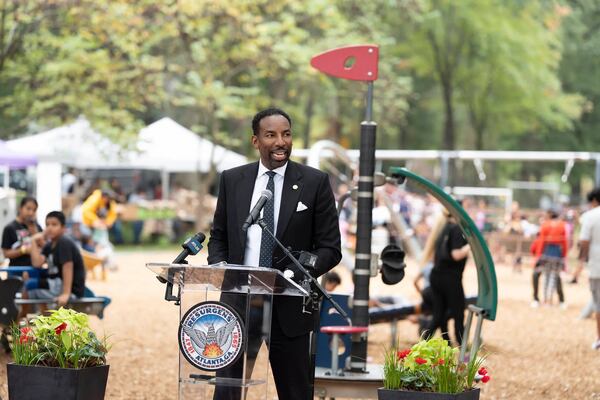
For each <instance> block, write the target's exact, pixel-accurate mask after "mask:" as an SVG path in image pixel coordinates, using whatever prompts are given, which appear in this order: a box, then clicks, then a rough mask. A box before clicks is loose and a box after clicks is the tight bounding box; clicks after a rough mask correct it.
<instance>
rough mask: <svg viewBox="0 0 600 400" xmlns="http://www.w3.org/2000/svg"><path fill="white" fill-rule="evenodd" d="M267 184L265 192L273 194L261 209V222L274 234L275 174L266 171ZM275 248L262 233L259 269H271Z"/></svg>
mask: <svg viewBox="0 0 600 400" xmlns="http://www.w3.org/2000/svg"><path fill="white" fill-rule="evenodd" d="M267 175H269V182H268V183H267V190H268V191H270V192H271V193H273V196H272V197H271V200H269V201H267V203H266V204H265V208H264V209H263V221H265V224H266V225H267V229H269V231H271V232H272V233H273V234H275V207H274V206H275V181H274V180H273V177H274V176H275V172H273V171H268V172H267ZM274 247H275V241H274V240H273V238H272V237H271V235H269V234H268V233H266V232H264V230H263V232H262V236H261V239H260V258H259V260H258V265H260V266H261V267H266V268H271V266H272V264H273V248H274Z"/></svg>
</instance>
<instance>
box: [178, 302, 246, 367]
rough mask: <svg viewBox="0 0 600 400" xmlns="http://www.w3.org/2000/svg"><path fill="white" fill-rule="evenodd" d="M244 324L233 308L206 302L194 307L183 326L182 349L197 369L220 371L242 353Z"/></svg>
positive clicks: (181, 326) (218, 303) (180, 331)
mask: <svg viewBox="0 0 600 400" xmlns="http://www.w3.org/2000/svg"><path fill="white" fill-rule="evenodd" d="M243 342H244V329H243V322H242V319H241V318H240V316H239V315H238V313H237V312H236V311H235V310H234V309H232V308H231V307H230V306H229V305H227V304H225V303H221V302H218V301H205V302H202V303H198V304H196V305H195V306H193V307H191V308H190V309H189V310H188V311H187V312H186V313H185V315H184V316H183V318H182V319H181V323H180V324H179V349H180V350H181V353H182V354H183V356H184V357H185V358H186V360H188V361H189V362H190V363H191V364H192V365H194V366H195V367H196V368H199V369H201V370H203V371H219V370H221V369H224V368H226V367H228V366H229V365H231V364H233V363H234V362H235V361H236V360H237V359H238V357H239V356H240V355H241V354H242V353H241V349H242V344H243Z"/></svg>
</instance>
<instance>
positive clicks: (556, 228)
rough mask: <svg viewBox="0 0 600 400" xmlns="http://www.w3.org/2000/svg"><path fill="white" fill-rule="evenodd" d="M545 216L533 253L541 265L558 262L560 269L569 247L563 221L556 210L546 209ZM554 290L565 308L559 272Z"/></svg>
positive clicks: (561, 305)
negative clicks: (534, 252)
mask: <svg viewBox="0 0 600 400" xmlns="http://www.w3.org/2000/svg"><path fill="white" fill-rule="evenodd" d="M546 217H547V218H546V219H545V220H544V222H543V223H542V225H541V226H540V234H539V238H538V239H539V243H538V245H537V247H536V249H535V250H536V254H535V255H536V256H537V257H538V258H539V260H540V264H541V266H542V267H543V266H544V265H548V264H549V263H554V262H559V263H561V264H562V267H561V269H564V265H565V264H564V260H565V258H566V256H567V251H568V249H569V242H568V239H567V228H566V226H565V222H564V221H562V220H561V219H560V218H558V212H557V211H555V210H552V209H550V210H548V211H547V213H546ZM556 291H557V292H558V299H559V301H560V307H561V308H562V309H564V308H566V304H565V295H564V292H563V290H562V282H561V279H560V272H559V274H558V276H557V280H556Z"/></svg>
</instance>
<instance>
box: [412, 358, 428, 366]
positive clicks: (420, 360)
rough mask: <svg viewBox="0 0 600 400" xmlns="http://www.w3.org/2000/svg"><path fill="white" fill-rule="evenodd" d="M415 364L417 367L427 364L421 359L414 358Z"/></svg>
mask: <svg viewBox="0 0 600 400" xmlns="http://www.w3.org/2000/svg"><path fill="white" fill-rule="evenodd" d="M415 362H416V363H417V364H419V365H423V364H427V360H424V359H422V358H421V357H417V358H415Z"/></svg>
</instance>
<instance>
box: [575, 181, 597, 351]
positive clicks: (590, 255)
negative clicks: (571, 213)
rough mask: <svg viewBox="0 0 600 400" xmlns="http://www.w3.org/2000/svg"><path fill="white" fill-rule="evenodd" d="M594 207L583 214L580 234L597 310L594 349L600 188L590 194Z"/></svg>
mask: <svg viewBox="0 0 600 400" xmlns="http://www.w3.org/2000/svg"><path fill="white" fill-rule="evenodd" d="M587 198H588V201H589V203H590V205H591V206H592V208H591V209H590V210H589V211H587V212H585V213H584V214H583V215H582V216H581V233H580V236H579V241H580V242H579V245H580V253H579V260H580V262H582V263H583V262H587V267H588V270H589V277H590V290H591V291H592V299H593V302H594V309H595V311H596V334H597V336H596V340H595V341H594V342H593V343H592V349H594V350H598V349H600V207H599V206H600V188H596V189H594V190H592V191H591V192H590V193H589V194H588V196H587Z"/></svg>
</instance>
